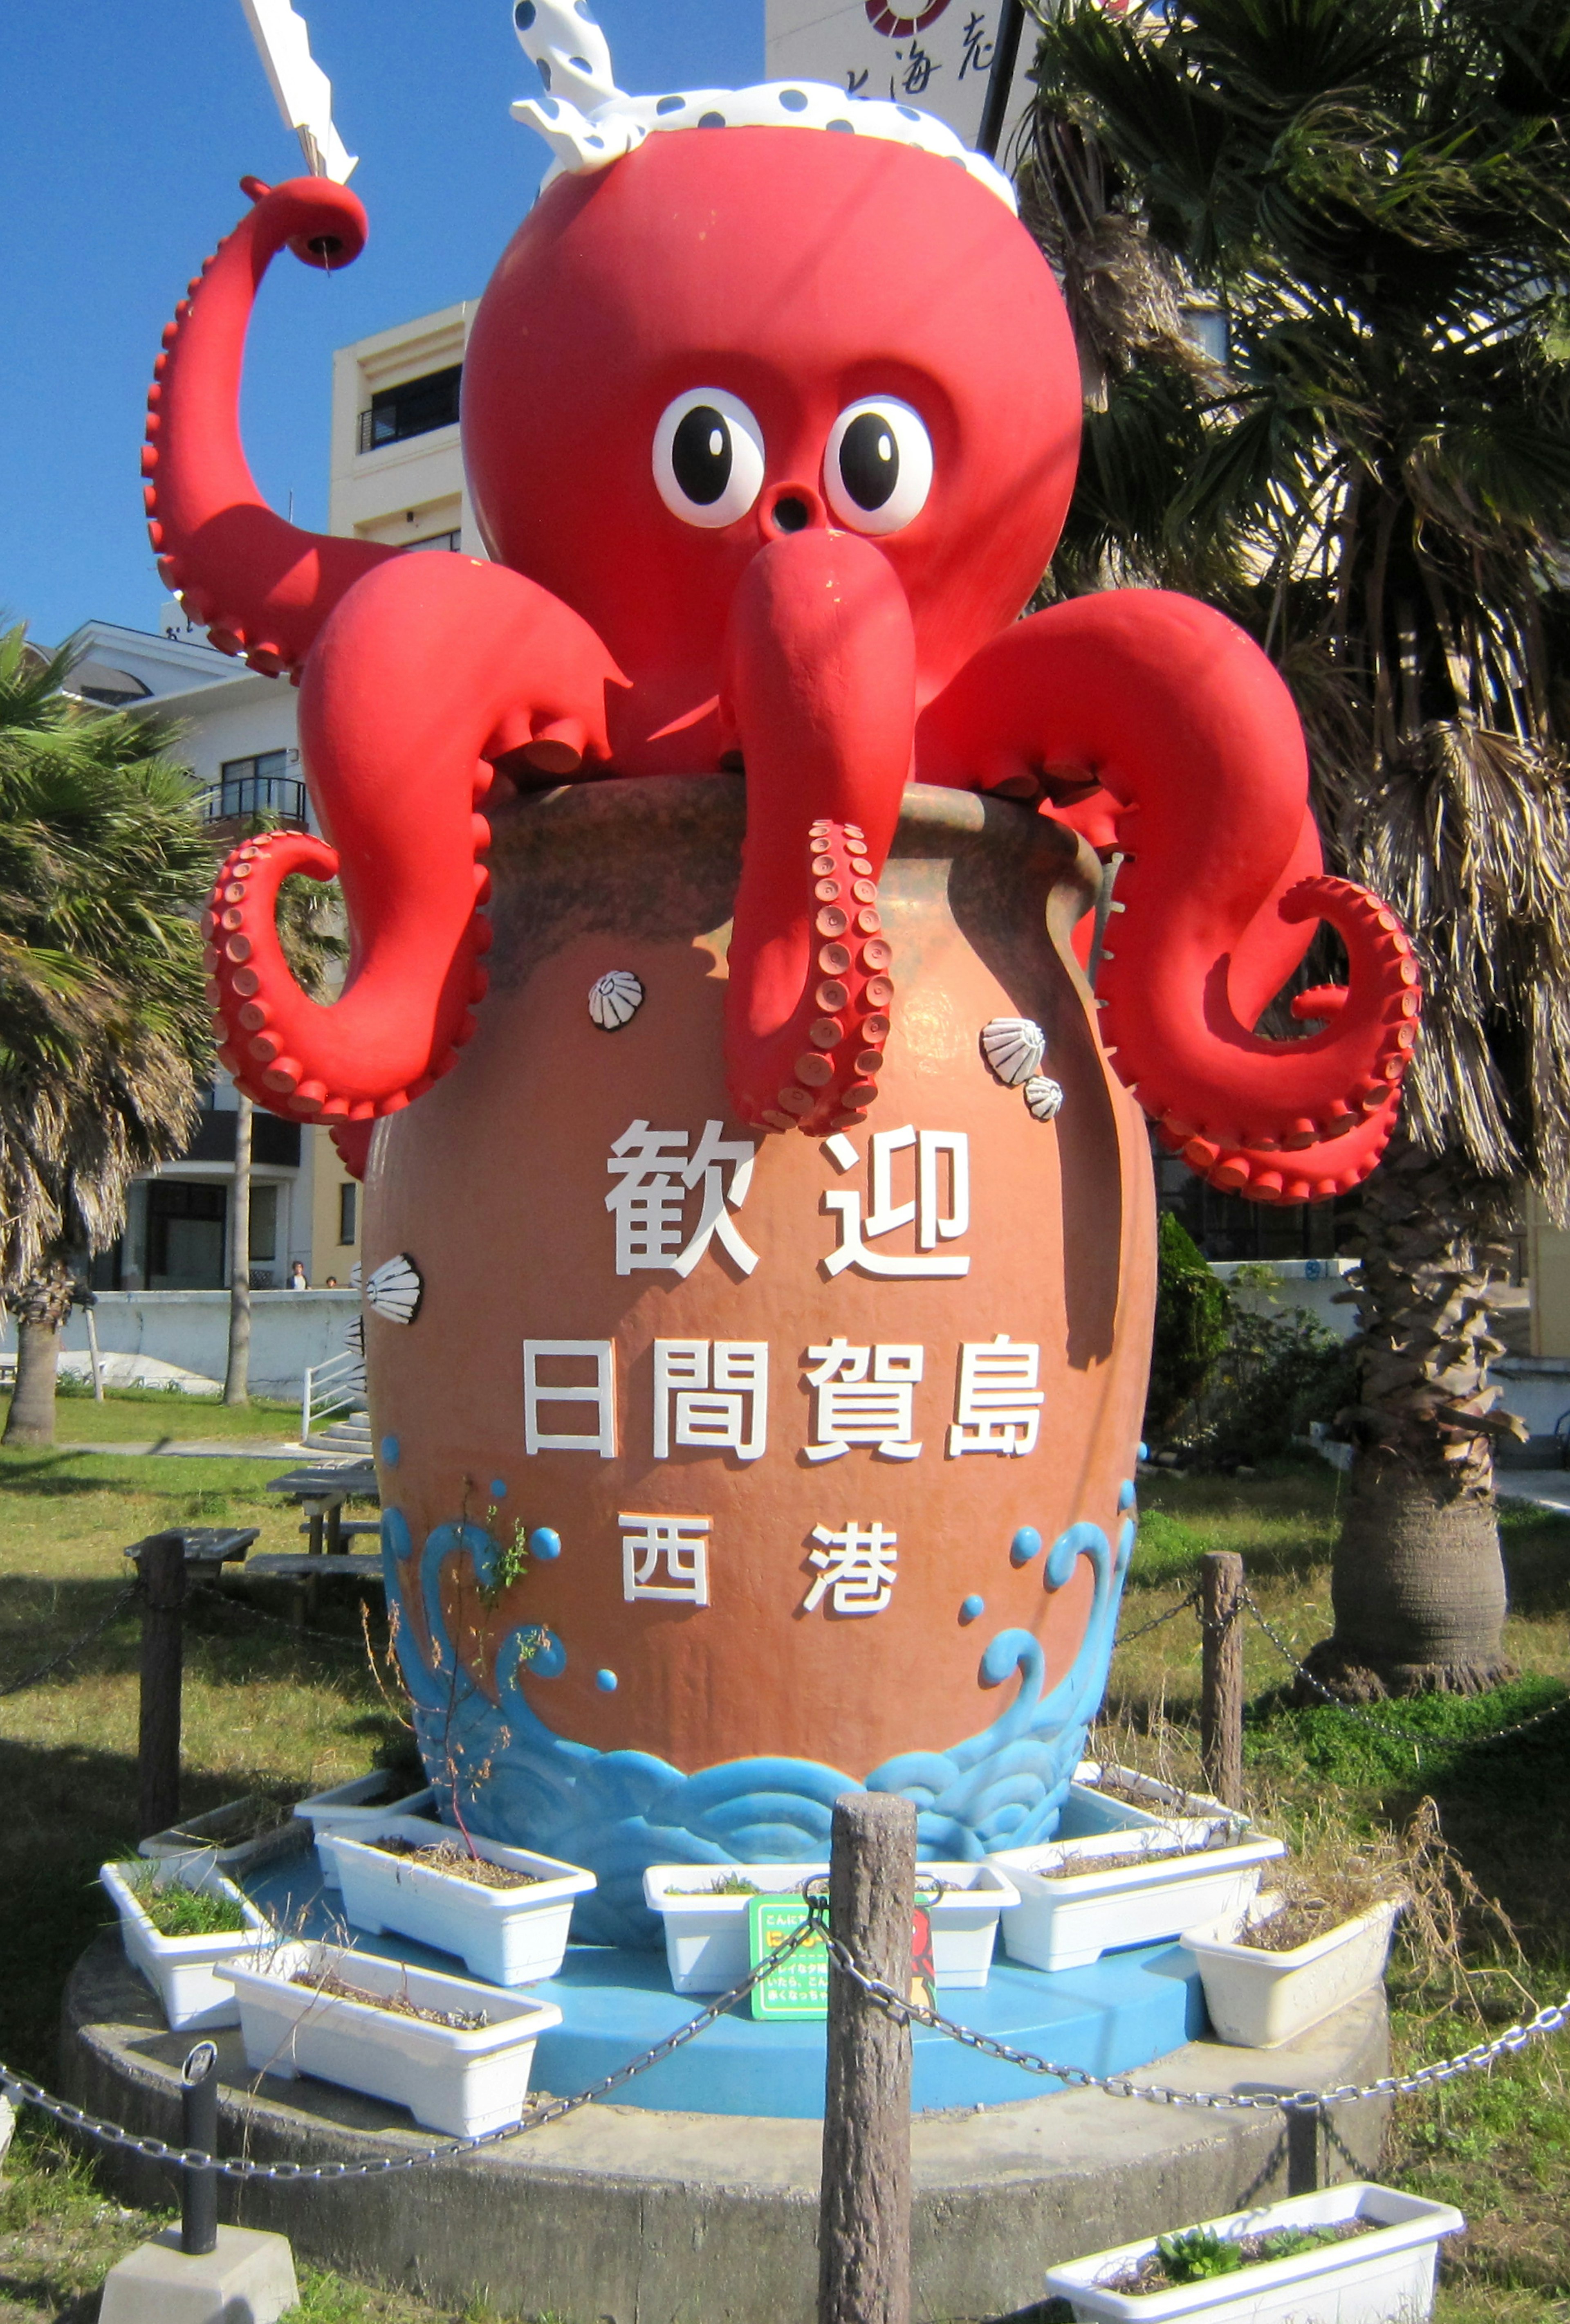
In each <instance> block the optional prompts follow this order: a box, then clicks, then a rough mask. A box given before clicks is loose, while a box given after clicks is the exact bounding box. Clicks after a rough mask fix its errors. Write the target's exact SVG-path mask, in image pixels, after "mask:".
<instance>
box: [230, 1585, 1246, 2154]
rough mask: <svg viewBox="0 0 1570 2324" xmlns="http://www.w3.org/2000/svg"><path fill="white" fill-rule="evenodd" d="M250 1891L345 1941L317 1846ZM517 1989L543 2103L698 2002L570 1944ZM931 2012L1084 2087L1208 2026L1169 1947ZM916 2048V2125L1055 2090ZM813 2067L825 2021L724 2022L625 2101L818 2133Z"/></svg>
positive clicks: (926, 2045) (358, 1939)
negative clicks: (531, 2029)
mask: <svg viewBox="0 0 1570 2324" xmlns="http://www.w3.org/2000/svg"><path fill="white" fill-rule="evenodd" d="M299 1562H300V1563H301V1564H302V1565H303V1564H305V1563H308V1562H309V1563H311V1564H313V1565H326V1564H327V1563H330V1562H331V1561H329V1560H328V1559H326V1558H312V1559H311V1560H309V1561H307V1560H306V1559H304V1558H302V1559H301V1560H300V1561H299ZM246 1885H247V1886H248V1888H249V1890H250V1893H251V1897H252V1902H253V1903H254V1904H257V1905H259V1906H260V1907H261V1909H262V1911H263V1912H264V1913H265V1914H267V1916H268V1918H269V1919H270V1920H271V1922H272V1924H273V1926H274V1927H275V1928H279V1929H297V1930H298V1931H299V1932H300V1933H301V1935H303V1936H308V1937H326V1938H329V1939H334V1940H339V1941H341V1940H342V1937H343V1933H344V1932H343V1924H342V1906H343V1898H342V1896H341V1895H340V1894H339V1892H338V1891H337V1890H336V1889H331V1888H328V1889H324V1888H323V1887H322V1886H321V1884H320V1879H319V1876H318V1873H317V1859H316V1853H315V1850H314V1849H312V1850H309V1851H306V1852H301V1853H297V1854H295V1855H293V1856H289V1857H286V1858H283V1859H282V1860H281V1861H280V1862H275V1863H272V1864H270V1865H267V1866H265V1867H262V1870H261V1871H260V1872H259V1873H258V1874H257V1875H256V1876H255V1877H253V1878H252V1879H250V1880H249V1881H248V1882H247V1884H246ZM353 1941H354V1943H355V1944H356V1945H357V1946H358V1948H359V1950H361V1951H362V1952H365V1953H378V1954H381V1956H383V1957H384V1958H385V1959H387V1960H398V1961H407V1962H409V1963H410V1964H411V1965H412V1966H414V1967H415V1968H418V1969H439V1970H442V1971H444V1972H445V1974H446V1975H448V1976H450V1977H454V1976H464V1975H466V1974H467V1972H466V1971H465V1969H464V1965H463V1963H462V1962H461V1961H459V1960H456V1959H454V1956H453V1955H452V1954H451V1953H440V1952H434V1951H432V1950H430V1948H429V1947H428V1946H426V1945H420V1944H417V1943H415V1942H414V1941H413V1940H412V1939H411V1938H409V1937H403V1936H372V1935H369V1934H368V1933H367V1932H365V1931H364V1930H363V1929H355V1930H354V1931H353ZM529 1991H530V1993H532V1994H533V1995H534V1996H535V1997H537V1999H538V2000H540V2001H549V2002H553V2003H554V2004H555V2006H556V2007H557V2008H558V2009H559V2010H560V2011H561V2013H562V2022H561V2024H559V2025H558V2026H556V2027H555V2030H554V2031H553V2032H551V2033H543V2034H542V2035H541V2036H540V2040H539V2046H538V2048H537V2051H536V2052H535V2061H534V2075H533V2083H534V2087H535V2089H546V2090H552V2091H555V2090H584V2089H588V2088H589V2087H590V2085H591V2084H592V2083H593V2082H598V2081H602V2080H604V2078H605V2076H606V2075H607V2074H610V2073H613V2072H614V2071H615V2070H616V2069H617V2067H618V2066H621V2065H625V2063H626V2062H627V2061H628V2059H629V2058H636V2057H638V2055H639V2053H640V2052H642V2051H645V2050H652V2049H653V2048H654V2046H655V2044H656V2043H658V2042H663V2041H664V2040H665V2039H666V2035H667V2034H670V2033H675V2031H676V2029H677V2027H678V2026H682V2025H684V2024H687V2022H688V2020H689V2019H690V2018H693V2017H695V2016H696V2015H697V2014H698V2011H699V2010H700V2009H701V2008H702V2006H703V2002H704V1999H705V1998H706V1997H705V1996H702V1995H693V1994H680V1993H674V1992H673V1991H672V1990H671V1980H670V1972H669V1970H668V1969H667V1968H666V1957H665V1954H664V1952H663V1951H661V1952H647V1953H645V1952H624V1951H620V1950H617V1949H616V1948H614V1947H612V1946H610V1945H569V1946H568V1948H567V1957H566V1960H565V1962H564V1963H563V1965H562V1969H561V1971H560V1974H559V1975H558V1976H556V1977H554V1978H540V1979H538V1980H537V1981H536V1982H535V1983H533V1984H531V1985H530V1987H529ZM938 2001H939V2006H940V2007H941V2008H943V2009H944V2010H945V2011H946V2012H947V2014H948V2015H950V2016H951V2017H953V2018H955V2019H956V2020H958V2022H959V2024H965V2025H974V2026H975V2027H976V2028H977V2030H978V2032H979V2033H989V2034H991V2035H992V2037H993V2039H994V2040H995V2041H998V2042H1005V2043H1008V2044H1009V2046H1010V2047H1011V2048H1013V2049H1016V2050H1029V2051H1031V2052H1033V2054H1034V2055H1035V2056H1037V2057H1042V2058H1051V2059H1052V2060H1054V2061H1060V2062H1061V2063H1062V2064H1064V2065H1068V2066H1079V2067H1084V2068H1086V2069H1088V2070H1089V2071H1090V2072H1091V2073H1093V2074H1119V2073H1123V2072H1124V2071H1125V2070H1127V2069H1129V2068H1131V2067H1134V2066H1143V2065H1145V2064H1146V2063H1148V2061H1150V2060H1151V2059H1152V2058H1161V2057H1165V2056H1166V2055H1167V2054H1168V2052H1171V2051H1173V2050H1176V2049H1179V2048H1180V2047H1181V2045H1182V2044H1183V2043H1185V2042H1186V2041H1188V2040H1189V2038H1190V2037H1191V2036H1192V2035H1194V2034H1196V2033H1203V2032H1204V2031H1205V2026H1206V2018H1205V1995H1204V1989H1203V1987H1202V1985H1201V1982H1200V1978H1199V1972H1198V1964H1197V1963H1196V1961H1195V1960H1194V1956H1193V1955H1192V1953H1187V1952H1185V1951H1184V1950H1183V1949H1182V1947H1181V1946H1180V1945H1176V1944H1169V1943H1162V1944H1155V1945H1139V1946H1130V1947H1129V1948H1128V1949H1127V1950H1125V1951H1121V1952H1116V1953H1105V1954H1103V1956H1102V1958H1101V1959H1100V1960H1098V1961H1092V1962H1091V1963H1090V1964H1089V1965H1088V1967H1086V1968H1084V1969H1059V1970H1057V1971H1055V1972H1053V1973H1052V1974H1051V1975H1050V1976H1049V1975H1047V1974H1045V1973H1044V1972H1043V1971H1042V1970H1040V1969H1024V1968H1022V1967H1021V1966H1020V1964H1019V1963H1018V1962H1015V1961H1011V1960H1007V1959H1006V1958H1005V1955H1004V1953H1003V1950H1002V1948H1001V1946H1000V1947H999V1948H998V1951H997V1957H996V1960H994V1961H993V1964H992V1974H991V1976H990V1978H988V1980H987V1984H986V1985H985V1986H981V1987H974V1988H966V1987H957V1988H954V1989H952V1990H950V1988H949V1987H942V1988H941V1990H940V1992H939V1995H938ZM912 2039H913V2047H914V2056H913V2058H912V2061H911V2104H912V2107H913V2108H914V2111H915V2112H916V2113H918V2114H924V2113H926V2112H928V2111H929V2110H930V2109H931V2108H932V2107H944V2108H951V2107H975V2106H999V2105H1002V2104H1004V2103H1005V2102H1006V2101H1007V2100H1008V2099H1010V2098H1040V2097H1042V2095H1043V2093H1044V2092H1045V2091H1046V2090H1048V2089H1051V2088H1052V2087H1053V2085H1052V2084H1051V2083H1044V2082H1042V2080H1040V2079H1039V2077H1037V2076H1036V2075H1033V2074H1028V2073H1026V2072H1025V2071H1024V2069H1023V2068H1021V2067H1018V2066H1005V2065H1003V2064H1001V2063H1000V2062H999V2061H997V2060H996V2059H995V2058H988V2057H986V2056H984V2055H983V2054H982V2053H981V2052H979V2051H977V2050H971V2049H968V2048H966V2047H965V2046H963V2045H962V2044H961V2043H958V2042H952V2041H950V2039H949V2038H948V2036H947V2035H946V2034H942V2033H933V2032H932V2031H931V2030H930V2029H929V2028H928V2027H926V2026H921V2025H918V2026H916V2027H915V2028H914V2032H913V2037H912ZM823 2070H824V2032H823V2026H822V2023H821V2022H820V2023H818V2024H811V2023H805V2024H788V2023H786V2024H779V2023H776V2024H758V2023H757V2021H756V2020H755V2019H754V2018H753V2017H751V2016H750V2015H748V2013H747V2012H746V2011H745V2010H744V2009H743V2010H731V2011H729V2012H728V2013H727V2014H726V2015H724V2016H723V2017H721V2018H718V2019H716V2021H715V2023H714V2024H712V2026H711V2027H710V2028H709V2030H708V2032H707V2033H705V2034H704V2035H703V2038H702V2041H701V2042H693V2043H690V2044H689V2046H688V2047H687V2048H686V2049H684V2050H678V2051H676V2052H675V2054H674V2055H673V2056H671V2057H669V2058H666V2059H662V2061H660V2063H659V2064H658V2065H657V2066H653V2067H651V2068H650V2069H649V2070H648V2071H647V2073H646V2074H640V2075H639V2076H638V2079H637V2080H636V2081H632V2082H629V2083H628V2084H627V2086H626V2092H627V2094H626V2098H625V2100H623V2101H621V2102H622V2103H624V2104H626V2105H628V2106H633V2107H655V2108H656V2109H657V2110H658V2111H660V2112H675V2113H695V2114H736V2115H794V2116H798V2117H800V2118H801V2119H803V2120H805V2121H811V2122H814V2123H815V2122H818V2121H820V2120H821V2119H822V2112H823Z"/></svg>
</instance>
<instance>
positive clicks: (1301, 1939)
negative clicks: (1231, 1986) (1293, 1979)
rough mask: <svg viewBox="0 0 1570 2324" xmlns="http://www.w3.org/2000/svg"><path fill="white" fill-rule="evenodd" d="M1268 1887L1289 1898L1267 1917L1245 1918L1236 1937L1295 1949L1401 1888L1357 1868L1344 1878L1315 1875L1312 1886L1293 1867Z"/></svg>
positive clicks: (1265, 1948)
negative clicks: (1275, 1885) (1247, 1919)
mask: <svg viewBox="0 0 1570 2324" xmlns="http://www.w3.org/2000/svg"><path fill="white" fill-rule="evenodd" d="M1267 1893H1268V1895H1281V1896H1282V1897H1284V1898H1285V1900H1286V1901H1285V1902H1284V1904H1282V1905H1281V1908H1280V1910H1279V1911H1277V1912H1274V1913H1272V1914H1270V1915H1269V1916H1268V1917H1267V1918H1262V1919H1260V1920H1257V1921H1250V1922H1248V1923H1245V1924H1244V1927H1243V1928H1241V1929H1240V1930H1239V1931H1238V1932H1237V1935H1236V1936H1235V1939H1234V1940H1233V1941H1234V1943H1235V1944H1240V1945H1245V1946H1246V1947H1247V1948H1248V1950H1250V1951H1251V1952H1258V1953H1290V1952H1295V1951H1296V1950H1297V1949H1298V1947H1299V1945H1308V1944H1312V1943H1313V1941H1314V1939H1315V1938H1316V1937H1327V1936H1328V1935H1329V1933H1330V1932H1331V1930H1332V1929H1339V1928H1342V1927H1344V1926H1345V1923H1347V1922H1348V1921H1354V1920H1355V1919H1356V1918H1357V1916H1358V1914H1360V1913H1366V1912H1368V1911H1369V1909H1370V1908H1371V1907H1372V1906H1373V1905H1374V1904H1388V1903H1389V1902H1390V1901H1391V1898H1392V1896H1394V1895H1397V1894H1398V1893H1399V1892H1398V1891H1397V1890H1395V1889H1393V1888H1392V1887H1391V1886H1390V1885H1389V1883H1388V1882H1384V1881H1382V1880H1381V1879H1380V1878H1379V1877H1377V1876H1374V1877H1369V1876H1367V1875H1366V1874H1360V1873H1359V1872H1358V1871H1357V1870H1356V1869H1354V1870H1352V1871H1349V1872H1347V1873H1345V1874H1344V1875H1343V1876H1342V1877H1339V1878H1330V1879H1327V1880H1323V1881H1316V1882H1315V1883H1314V1885H1313V1886H1309V1884H1308V1881H1306V1880H1304V1879H1302V1878H1301V1877H1296V1876H1294V1875H1292V1874H1290V1873H1289V1874H1287V1875H1286V1876H1285V1877H1283V1878H1282V1879H1281V1882H1280V1884H1279V1886H1277V1887H1276V1888H1275V1889H1272V1890H1271V1891H1269V1892H1267ZM1262 1901H1263V1900H1262Z"/></svg>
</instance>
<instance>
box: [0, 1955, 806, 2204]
mask: <svg viewBox="0 0 1570 2324" xmlns="http://www.w3.org/2000/svg"><path fill="white" fill-rule="evenodd" d="M820 1933H821V1932H820V1928H819V1923H818V1920H817V1917H816V1916H815V1915H813V1916H810V1917H809V1918H808V1919H806V1920H804V1921H803V1923H802V1924H801V1926H800V1928H798V1929H796V1930H794V1931H793V1932H792V1933H791V1934H790V1935H789V1936H788V1937H785V1939H784V1940H783V1941H781V1943H780V1944H779V1945H778V1946H777V1947H776V1950H774V1951H772V1952H771V1953H770V1954H769V1956H768V1958H767V1960H762V1961H760V1962H759V1963H758V1964H757V1968H756V1969H750V1970H749V1971H748V1974H747V1976H746V1977H744V1978H742V1979H741V1980H740V1982H739V1984H737V1985H733V1986H732V1987H730V1991H729V1992H727V1993H721V1994H719V1995H717V1996H716V1997H715V1998H714V1999H713V2000H712V2001H711V2002H710V2003H708V2004H707V2006H705V2007H704V2008H702V2009H701V2010H700V2011H699V2012H698V2014H697V2015H696V2016H695V2017H690V2018H689V2019H688V2020H687V2022H686V2024H684V2025H678V2026H677V2027H676V2029H675V2032H674V2033H667V2034H666V2036H665V2037H664V2039H663V2040H661V2041H658V2042H656V2043H654V2044H653V2046H652V2047H651V2048H649V2049H647V2050H645V2051H643V2052H640V2053H639V2055H638V2057H636V2058H631V2059H629V2061H628V2062H627V2063H626V2065H624V2066H618V2067H616V2068H615V2069H614V2070H613V2071H612V2072H611V2073H609V2074H606V2075H604V2076H603V2077H602V2078H601V2080H599V2081H597V2082H592V2083H591V2084H590V2086H589V2088H588V2089H583V2090H574V2091H573V2092H572V2094H571V2095H570V2096H569V2097H565V2098H545V2099H544V2100H542V2101H541V2102H540V2103H539V2104H538V2105H537V2106H533V2107H529V2108H528V2111H527V2112H526V2113H525V2114H524V2115H522V2116H520V2118H519V2120H518V2121H517V2122H512V2123H507V2124H504V2125H503V2126H501V2127H500V2129H498V2130H488V2131H485V2132H482V2135H480V2136H479V2137H478V2138H453V2139H444V2140H443V2141H442V2143H441V2144H439V2145H436V2146H425V2147H420V2148H418V2149H417V2150H416V2152H415V2153H412V2154H386V2155H372V2156H368V2157H365V2158H363V2159H362V2160H358V2161H353V2162H346V2163H289V2162H284V2163H253V2162H252V2160H251V2159H250V2157H249V2156H246V2155H216V2154H206V2153H203V2152H202V2151H201V2149H200V2148H199V2147H189V2146H171V2145H170V2144H169V2143H168V2141H167V2140H166V2139H161V2138H154V2137H152V2136H151V2135H148V2134H145V2133H142V2132H138V2131H133V2130H127V2129H126V2128H125V2127H124V2125H123V2124H121V2123H116V2122H107V2121H106V2120H105V2118H104V2117H103V2116H101V2115H95V2114H88V2113H87V2112H85V2111H84V2109H83V2108H82V2107H76V2106H72V2104H71V2103H70V2101H69V2098H56V2097H54V2096H53V2095H52V2093H51V2092H50V2091H48V2090H46V2089H44V2088H43V2087H42V2085H41V2083H38V2082H34V2081H30V2080H28V2079H27V2077H26V2076H25V2075H23V2074H17V2073H14V2072H13V2071H12V2070H11V2068H10V2067H9V2066H5V2065H0V2091H3V2092H4V2094H5V2096H6V2097H7V2098H10V2099H12V2100H13V2102H14V2101H15V2100H17V2099H21V2100H22V2101H23V2104H24V2105H27V2106H31V2107H37V2108H38V2109H39V2111H40V2112H41V2113H43V2114H46V2115H49V2116H50V2117H51V2118H52V2119H53V2120H54V2121H56V2122H58V2123H60V2124H61V2125H63V2126H64V2127H65V2128H66V2129H68V2130H73V2131H76V2132H78V2134H79V2135H81V2136H83V2137H86V2138H91V2139H94V2140H96V2142H97V2144H99V2145H102V2146H114V2147H118V2148H121V2149H123V2150H124V2152H126V2153H132V2154H140V2155H142V2156H144V2157H145V2158H146V2159H147V2160H148V2161H149V2162H152V2163H170V2164H172V2165H174V2166H175V2167H176V2168H178V2169H179V2170H183V2171H210V2172H216V2174H217V2175H218V2177H220V2178H223V2179H243V2180H252V2179H278V2180H289V2181H296V2180H308V2181H333V2182H335V2183H336V2182H338V2181H343V2180H346V2179H382V2178H386V2177H388V2176H390V2174H391V2173H393V2172H399V2171H418V2170H421V2169H423V2168H424V2167H425V2166H426V2165H427V2164H428V2163H445V2162H449V2161H450V2160H451V2159H452V2158H453V2157H454V2155H459V2154H474V2153H478V2152H479V2151H480V2150H481V2148H482V2147H486V2146H495V2145H497V2144H500V2141H501V2140H502V2139H505V2138H519V2137H521V2136H523V2135H524V2134H525V2133H526V2132H528V2131H531V2130H543V2129H544V2127H545V2126H546V2123H551V2122H560V2121H562V2120H563V2119H564V2118H565V2116H567V2115H570V2114H576V2113H577V2112H578V2111H579V2109H580V2108H581V2107H586V2106H592V2105H593V2104H594V2103H595V2102H596V2101H597V2100H601V2099H604V2098H609V2097H610V2095H611V2092H612V2091H613V2090H619V2089H621V2088H622V2086H623V2084H624V2083H627V2082H630V2081H631V2080H633V2079H634V2078H635V2076H637V2075H638V2074H646V2073H647V2071H648V2070H649V2068H650V2067H651V2066H657V2065H658V2064H659V2063H660V2061H661V2060H662V2059H665V2058H669V2057H674V2056H675V2052H677V2051H678V2050H684V2049H685V2047H686V2045H687V2043H689V2042H695V2041H696V2040H697V2038H698V2036H699V2034H700V2033H706V2032H707V2031H708V2029H709V2027H710V2026H711V2025H712V2024H713V2023H714V2021H715V2019H716V2018H719V2017H722V2016H723V2015H725V2013H726V2011H727V2010H728V2009H732V2008H734V2007H735V2006H736V2004H737V2003H738V2002H739V2001H745V2000H746V1999H747V1997H748V1995H749V1994H750V1993H751V1992H752V1991H753V1990H754V1988H755V1987H757V1986H760V1985H762V1984H763V1983H764V1982H765V1980H766V1979H767V1978H771V1977H773V1976H774V1975H775V1974H776V1971H777V1970H779V1969H782V1968H783V1967H784V1966H785V1962H786V1961H787V1960H790V1958H791V1956H792V1955H793V1954H794V1953H795V1952H797V1951H798V1950H800V1949H801V1947H802V1946H803V1945H804V1944H806V1943H808V1942H809V1941H814V1940H816V1939H817V1938H818V1936H819V1935H820Z"/></svg>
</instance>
